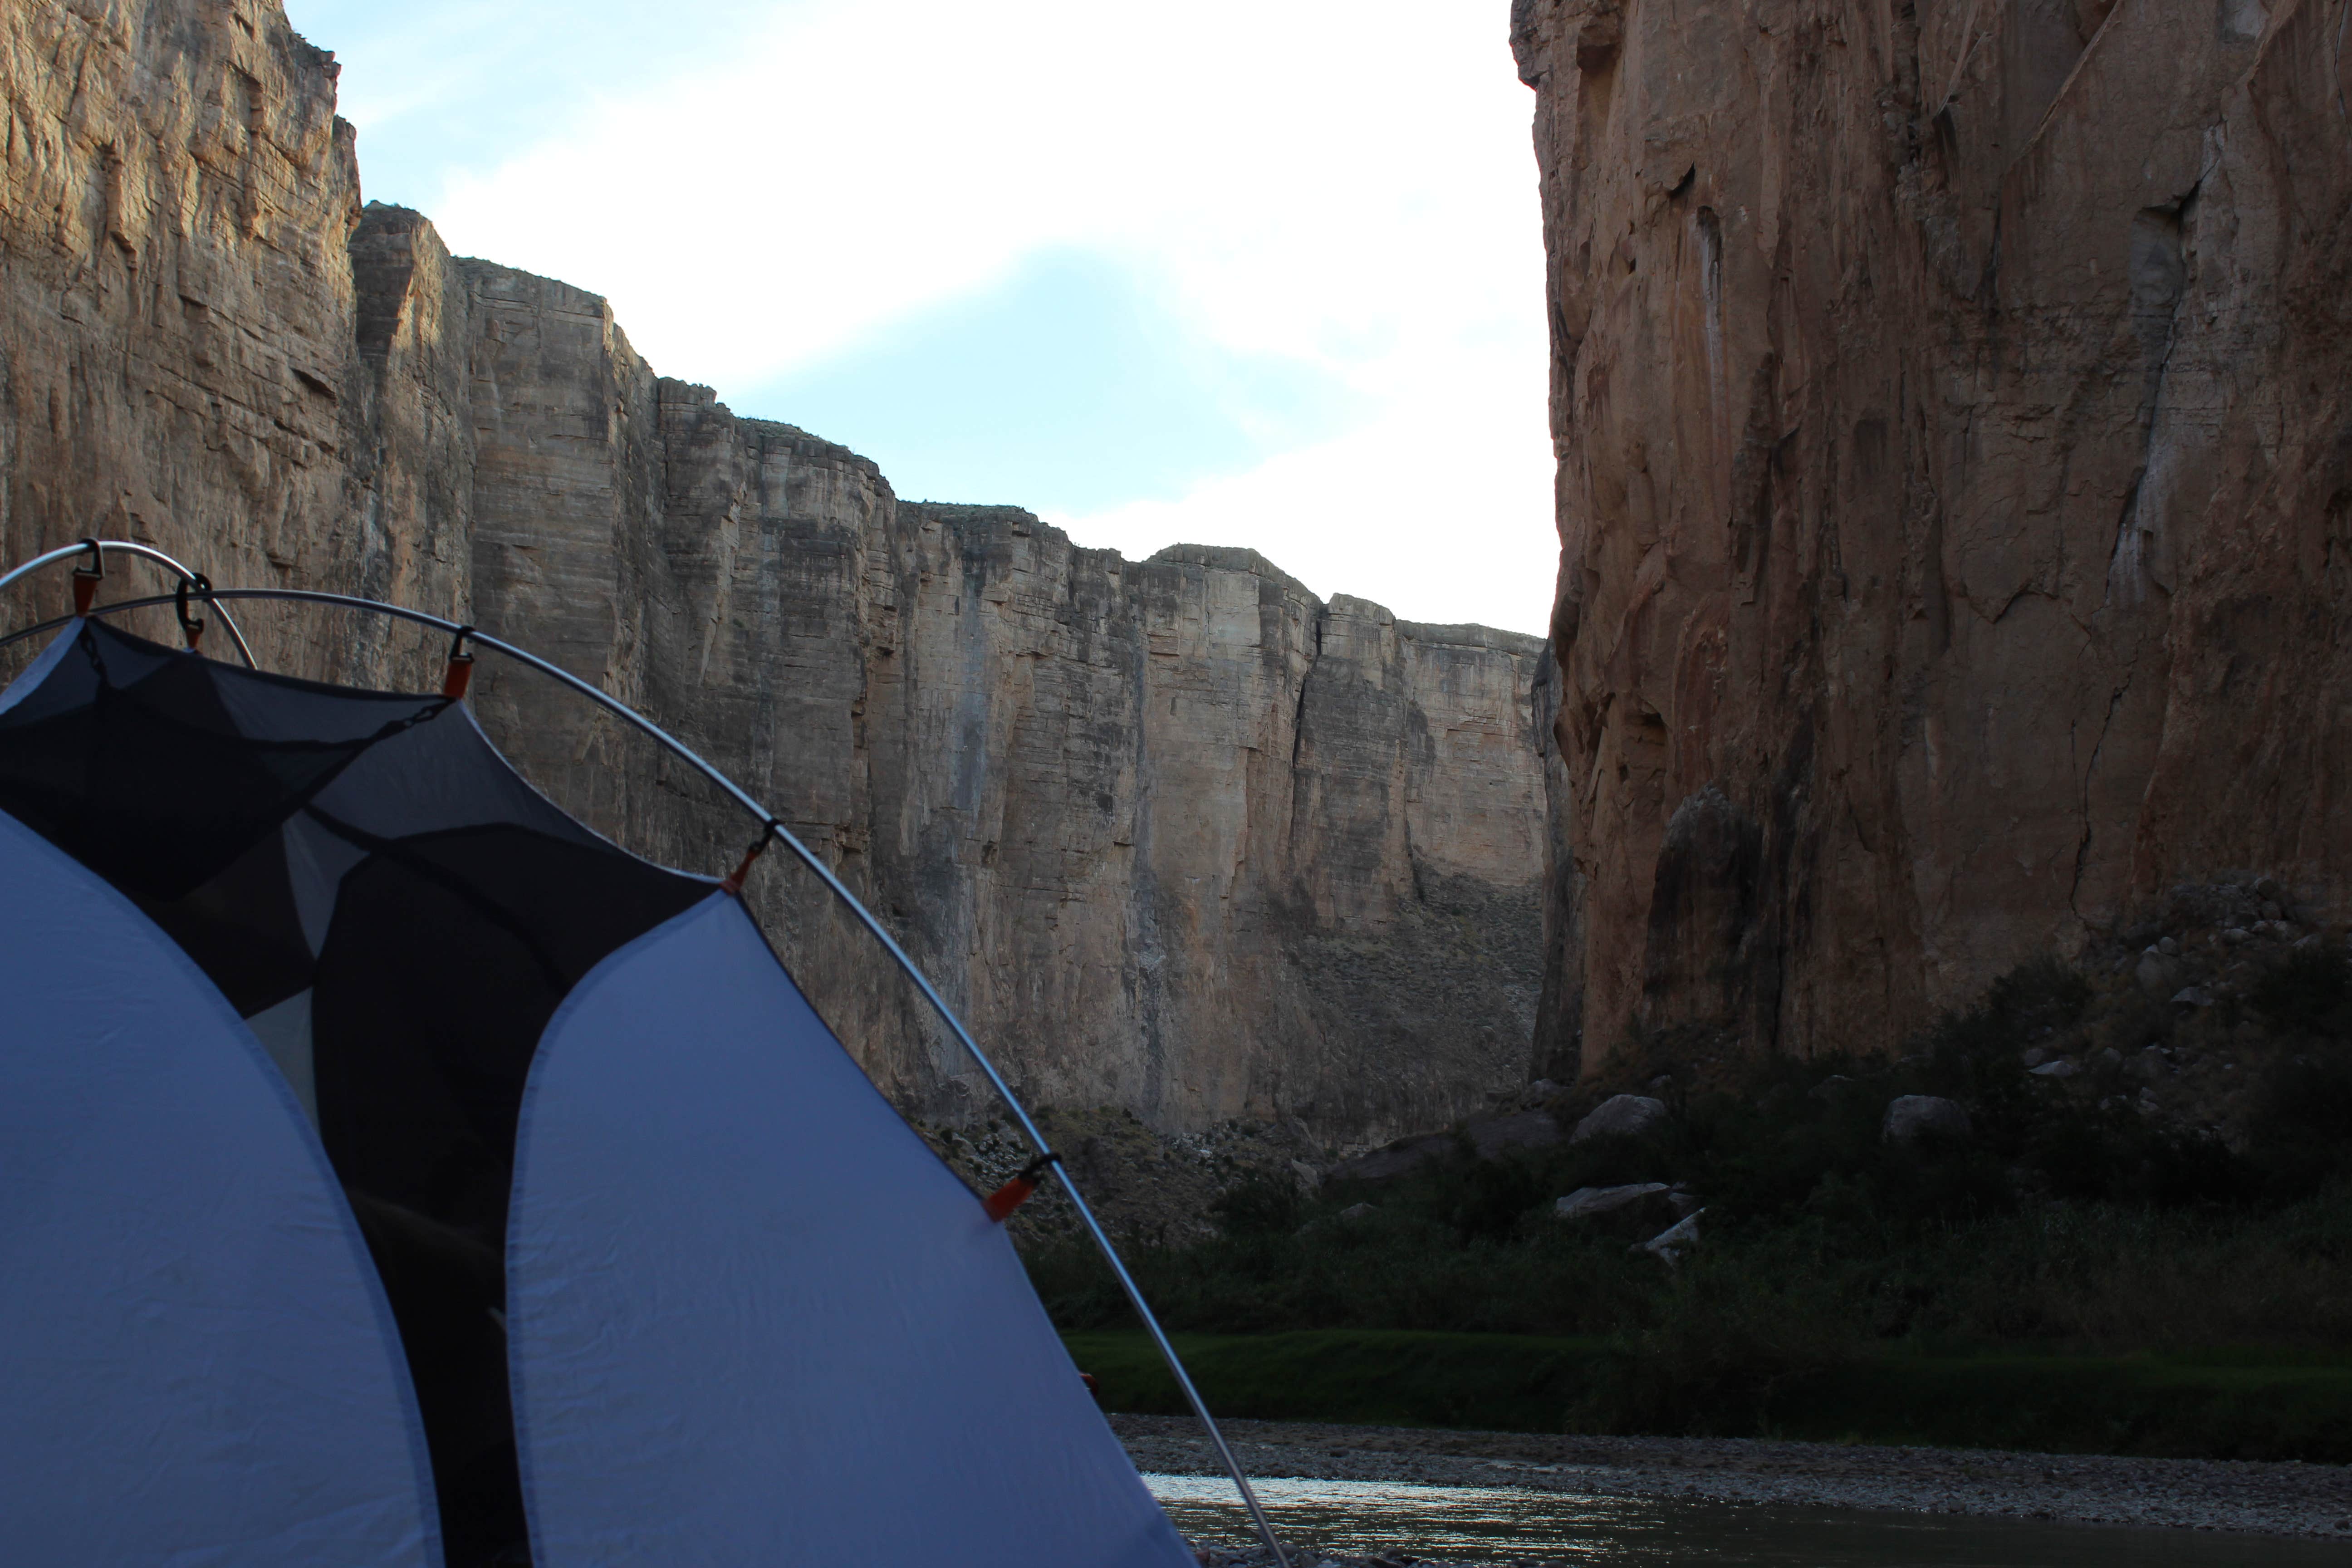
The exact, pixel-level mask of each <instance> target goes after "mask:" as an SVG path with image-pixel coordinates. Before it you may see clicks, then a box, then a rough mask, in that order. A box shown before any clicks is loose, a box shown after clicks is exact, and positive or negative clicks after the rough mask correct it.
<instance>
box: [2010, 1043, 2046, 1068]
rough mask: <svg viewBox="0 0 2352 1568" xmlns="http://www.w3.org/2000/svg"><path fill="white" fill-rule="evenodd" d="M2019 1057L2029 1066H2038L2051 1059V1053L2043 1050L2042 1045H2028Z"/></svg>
mask: <svg viewBox="0 0 2352 1568" xmlns="http://www.w3.org/2000/svg"><path fill="white" fill-rule="evenodd" d="M2018 1059H2019V1060H2021V1061H2022V1062H2023V1063H2024V1064H2025V1065H2026V1066H2027V1067H2029V1068H2038V1067H2040V1066H2041V1065H2042V1063H2043V1062H2046V1061H2048V1060H2049V1059H2050V1053H2049V1052H2048V1051H2045V1050H2043V1049H2042V1047H2040V1046H2028V1047H2026V1048H2025V1049H2024V1050H2022V1051H2021V1052H2019V1053H2018Z"/></svg>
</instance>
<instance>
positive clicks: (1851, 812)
mask: <svg viewBox="0 0 2352 1568" xmlns="http://www.w3.org/2000/svg"><path fill="white" fill-rule="evenodd" d="M2347 16H2352V8H2347V4H2346V3H2345V0H2002V3H1999V4H1979V3H1978V0H1916V3H1911V0H1905V3H1899V4H1892V5H1889V4H1879V3H1865V0H1846V3H1840V4H1831V5H1811V6H1798V5H1783V4H1773V3H1766V0H1751V3H1748V4H1740V5H1718V4H1712V3H1700V0H1517V5H1516V7H1515V15H1514V18H1513V31H1514V46H1515V48H1516V51H1517V58H1518V61H1519V67H1520V72H1521V76H1522V78H1523V79H1525V80H1526V81H1527V82H1528V83H1529V84H1530V85H1532V86H1533V87H1534V88H1535V89H1536V91H1537V95H1538V97H1537V110H1536V130H1535V140H1536V150H1537V154H1538V163H1539V165H1540V169H1541V176H1542V188H1543V202H1544V222H1545V234H1546V244H1547V250H1548V261H1549V298H1550V310H1551V323H1552V335H1553V349H1554V354H1553V360H1554V363H1553V380H1552V392H1551V397H1552V427H1553V434H1554V439H1555V443H1556V446H1557V449H1558V455H1559V488H1558V507H1559V527H1560V534H1561V541H1562V547H1563V554H1562V561H1561V567H1560V580H1559V599H1558V609H1557V613H1556V616H1555V621H1554V627H1553V641H1554V647H1555V652H1556V655H1557V660H1558V668H1557V671H1556V672H1555V674H1553V675H1552V676H1550V677H1549V678H1548V681H1549V684H1550V689H1549V693H1548V697H1547V702H1548V706H1549V709H1550V711H1549V715H1548V717H1549V719H1550V721H1551V729H1552V734H1553V741H1554V744H1555V746H1556V749H1557V750H1556V758H1555V760H1554V763H1553V765H1552V798H1553V809H1554V813H1555V830H1554V844H1555V856H1554V867H1553V874H1552V878H1551V886H1550V889H1549V893H1548V904H1549V911H1550V913H1549V926H1550V931H1551V934H1550V938H1549V964H1550V966H1551V970H1550V973H1549V976H1548V979H1547V984H1546V995H1547V1002H1546V1008H1545V1019H1544V1023H1543V1025H1542V1032H1543V1048H1542V1054H1543V1056H1544V1058H1546V1060H1547V1061H1548V1062H1558V1063H1560V1064H1563V1065H1565V1066H1569V1067H1572V1066H1574V1065H1575V1064H1576V1062H1577V1061H1578V1059H1579V1058H1581V1059H1582V1061H1583V1063H1584V1064H1585V1065H1586V1066H1588V1067H1590V1066H1591V1064H1592V1063H1593V1062H1595V1061H1597V1060H1598V1059H1599V1058H1601V1056H1603V1055H1605V1054H1606V1053H1607V1052H1608V1051H1610V1050H1611V1049H1612V1048H1613V1047H1615V1046H1616V1045H1617V1044H1618V1043H1619V1042H1620V1041H1622V1040H1623V1039H1624V1038H1626V1037H1627V1036H1628V1035H1629V1033H1631V1032H1635V1031H1642V1032H1649V1033H1658V1032H1663V1031H1673V1030H1678V1029H1679V1030H1687V1031H1691V1032H1693V1033H1694V1034H1695V1035H1696V1036H1701V1037H1706V1039H1707V1040H1709V1041H1712V1042H1724V1041H1730V1042H1737V1043H1738V1044H1742V1045H1744V1046H1745V1047H1748V1048H1751V1049H1772V1048H1777V1049H1781V1050H1789V1051H1800V1052H1801V1051H1807V1050H1814V1049H1822V1048H1830V1047H1846V1048H1861V1049H1874V1048H1885V1047H1890V1046H1893V1045H1895V1044H1897V1043H1899V1042H1900V1040H1901V1039H1902V1037H1904V1036H1905V1035H1906V1033H1908V1032H1909V1031H1910V1030H1911V1029H1913V1028H1914V1027H1916V1026H1917V1025H1919V1024H1920V1023H1921V1022H1922V1021H1923V1020H1924V1019H1925V1018H1926V1016H1927V1015H1928V1014H1929V1013H1930V1012H1931V1011H1932V1010H1933V1009H1935V1008H1937V1007H1938V1006H1941V1005H1947V1004H1948V1003H1950V1002H1952V1001H1955V1000H1957V999H1958V998H1961V997H1964V996H1967V995H1969V994H1973V993H1974V992H1975V991H1976V990H1978V989H1979V987H1980V986H1981V985H1983V984H1984V983H1985V982H1986V981H1987V980H1988V979H1990V977H1991V976H1992V975H1993V974H1995V973H1998V972H2000V971H2001V970H2003V969H2005V968H2006V967H2008V966H2010V965H2011V964H2013V963H2017V962H2018V961H2019V960H2021V958H2023V957H2025V956H2026V955H2028V954H2030V953H2033V952H2044V951H2053V950H2054V951H2056V952H2062V953H2065V952H2079V951H2080V950H2081V949H2082V948H2083V946H2084V943H2085V942H2089V941H2091V940H2092V939H2093V938H2095V937H2096V936H2097V935H2099V934H2100V933H2103V932H2107V931H2114V930H2116V929H2117V928H2118V926H2119V924H2126V923H2129V922H2130V921H2132V920H2134V919H2136V918H2137V913H2136V911H2138V910H2142V909H2144V908H2145V907H2147V905H2148V904H2150V903H2151V901H2152V900H2155V899H2157V898H2158V896H2159V894H2160V893H2161V891H2162V890H2163V889H2168V888H2170V887H2172V886H2173V885H2174V884H2176V883H2179V882H2190V881H2204V880H2211V879H2219V878H2221V877H2223V876H2225V875H2235V876H2238V877H2240V878H2242V879H2251V877H2252V876H2253V875H2255V874H2268V875H2271V876H2274V877H2276V878H2277V879H2279V880H2280V881H2281V882H2283V883H2284V884H2286V885H2288V886H2289V887H2291V888H2292V889H2294V894H2295V896H2296V898H2297V899H2299V900H2302V901H2303V902H2305V904H2307V905H2310V906H2313V907H2316V908H2322V909H2326V908H2336V907H2341V905H2342V902H2343V899H2344V895H2345V893H2346V891H2347V882H2352V813H2347V811H2346V810H2345V809H2344V807H2343V805H2342V803H2341V800H2340V798H2339V793H2338V792H2339V790H2340V788H2341V787H2342V786H2343V784H2345V782H2346V781H2347V779H2352V703H2347V697H2352V641H2347V637H2346V635H2345V627H2346V626H2347V607H2352V405H2347V400H2352V378H2347V375H2346V374H2345V373H2346V370H2347V365H2352V286H2347V285H2352V247H2347V237H2352V236H2347V228H2352V121H2347V110H2346V107H2345V106H2346V104H2347V101H2352V56H2347V42H2346V29H2347ZM2229 868H2236V869H2235V870H2231V869H2229ZM1703 1048H1706V1049H1714V1048H1718V1047H1717V1046H1716V1045H1709V1046H1707V1047H1703Z"/></svg>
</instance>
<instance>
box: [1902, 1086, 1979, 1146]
mask: <svg viewBox="0 0 2352 1568" xmlns="http://www.w3.org/2000/svg"><path fill="white" fill-rule="evenodd" d="M1969 1131H1970V1130H1969V1113H1968V1111H1967V1110H1964V1109H1962V1108H1961V1106H1960V1104H1959V1102H1958V1101H1957V1100H1946V1099H1945V1098H1944V1097H1943V1096H1942V1095H1939V1094H1903V1095H1897V1096H1895V1099H1894V1100H1891V1101H1890V1102H1888V1104H1887V1107H1886V1122H1885V1137H1886V1141H1887V1142H1890V1143H1914V1142H1918V1140H1919V1139H1920V1138H1921V1137H1923V1136H1934V1137H1937V1138H1965V1137H1967V1136H1968V1135H1969Z"/></svg>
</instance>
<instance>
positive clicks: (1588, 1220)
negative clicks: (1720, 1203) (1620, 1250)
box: [1552, 1182, 1699, 1239]
mask: <svg viewBox="0 0 2352 1568" xmlns="http://www.w3.org/2000/svg"><path fill="white" fill-rule="evenodd" d="M1698 1207H1699V1202H1698V1199H1697V1198H1696V1197H1695V1196H1694V1195H1692V1194H1689V1193H1685V1192H1682V1191H1680V1190H1678V1189H1676V1188H1674V1187H1670V1186H1668V1185H1666V1184H1665V1183H1664V1182H1631V1183H1628V1184H1625V1185H1623V1186H1619V1187H1579V1188H1577V1189H1576V1191H1574V1192H1572V1193H1570V1194H1568V1196H1566V1197H1564V1198H1561V1199H1559V1201H1558V1202H1557V1203H1555V1204H1553V1205H1552V1213H1553V1215H1555V1216H1556V1217H1558V1218H1559V1219H1560V1220H1561V1221H1563V1222H1564V1223H1567V1224H1570V1225H1576V1226H1590V1227H1591V1228H1594V1229H1597V1230H1600V1231H1601V1232H1602V1233H1604V1234H1606V1235H1612V1236H1618V1237H1626V1238H1628V1239H1638V1238H1640V1237H1645V1236H1653V1235H1655V1234H1656V1233H1657V1232H1658V1231H1659V1229H1660V1228H1661V1227H1662V1226H1664V1227H1670V1226H1673V1225H1675V1223H1676V1222H1677V1221H1680V1220H1683V1219H1686V1218H1688V1217H1689V1216H1690V1215H1693V1214H1696V1212H1697V1211H1698Z"/></svg>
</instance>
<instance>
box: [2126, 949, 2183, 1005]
mask: <svg viewBox="0 0 2352 1568" xmlns="http://www.w3.org/2000/svg"><path fill="white" fill-rule="evenodd" d="M2132 978H2133V979H2135V980H2137V981H2138V982H2139V988H2140V989H2141V990H2143V991H2145V992H2147V993H2148V994H2150V995H2154V996H2169V995H2170V994H2172V993H2173V992H2174V991H2175V990H2176V989H2178V988H2179V984H2180V965H2179V964H2178V963H2174V962H2173V961H2172V960H2171V959H2169V958H2167V957H2165V956H2164V954H2163V953H2161V952H2158V951H2157V950H2156V949H2155V948H2152V947H2151V948H2149V949H2148V950H2147V952H2143V953H2141V954H2140V955H2139V964H2138V967H2137V968H2136V969H2134V970H2133V971H2132Z"/></svg>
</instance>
